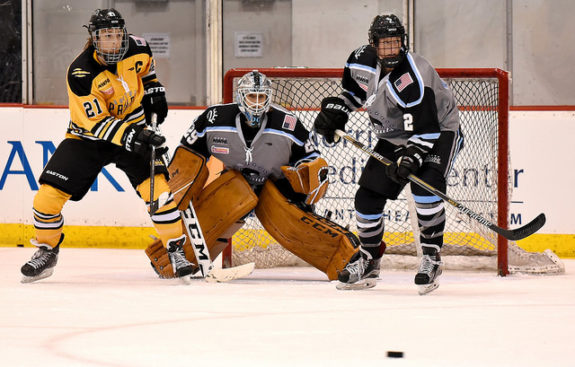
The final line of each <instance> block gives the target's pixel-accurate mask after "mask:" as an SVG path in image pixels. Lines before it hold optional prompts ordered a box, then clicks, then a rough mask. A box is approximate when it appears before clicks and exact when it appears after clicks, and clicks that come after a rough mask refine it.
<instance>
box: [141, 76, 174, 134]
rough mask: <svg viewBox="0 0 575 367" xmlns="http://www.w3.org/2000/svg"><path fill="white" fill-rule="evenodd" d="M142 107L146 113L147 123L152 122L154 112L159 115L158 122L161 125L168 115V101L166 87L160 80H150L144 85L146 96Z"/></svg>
mask: <svg viewBox="0 0 575 367" xmlns="http://www.w3.org/2000/svg"><path fill="white" fill-rule="evenodd" d="M142 107H143V108H144V113H145V114H146V123H147V124H148V125H151V124H152V114H153V113H155V114H156V115H158V120H157V123H158V125H160V124H161V123H162V122H164V120H165V119H166V116H167V115H168V101H167V100H166V89H165V88H164V86H163V85H162V84H160V83H159V82H150V83H148V84H146V86H145V87H144V97H143V98H142Z"/></svg>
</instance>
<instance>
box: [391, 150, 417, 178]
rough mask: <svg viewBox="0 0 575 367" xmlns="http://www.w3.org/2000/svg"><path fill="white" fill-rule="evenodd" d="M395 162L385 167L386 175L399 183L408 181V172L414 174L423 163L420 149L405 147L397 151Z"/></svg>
mask: <svg viewBox="0 0 575 367" xmlns="http://www.w3.org/2000/svg"><path fill="white" fill-rule="evenodd" d="M398 155H399V158H398V159H397V162H395V163H392V164H390V165H389V166H387V167H386V169H385V171H386V173H387V176H388V177H389V178H390V179H391V180H392V181H394V182H397V183H398V184H400V185H405V184H406V183H407V182H409V180H408V177H409V175H410V174H415V173H416V172H417V170H418V169H419V167H421V164H422V163H423V154H422V151H421V150H419V149H418V148H415V147H407V148H405V149H402V150H401V151H400V152H399V154H398Z"/></svg>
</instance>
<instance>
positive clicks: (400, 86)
mask: <svg viewBox="0 0 575 367" xmlns="http://www.w3.org/2000/svg"><path fill="white" fill-rule="evenodd" d="M412 83H413V79H411V75H409V73H405V74H403V75H402V76H400V77H399V79H397V80H396V81H395V82H393V85H395V88H397V91H398V92H401V91H402V90H404V89H405V88H407V86H408V85H410V84H412Z"/></svg>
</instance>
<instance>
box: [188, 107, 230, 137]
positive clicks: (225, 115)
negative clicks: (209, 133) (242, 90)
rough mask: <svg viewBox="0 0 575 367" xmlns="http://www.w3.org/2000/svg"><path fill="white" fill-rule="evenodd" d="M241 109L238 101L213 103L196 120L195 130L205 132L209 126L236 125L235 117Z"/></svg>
mask: <svg viewBox="0 0 575 367" xmlns="http://www.w3.org/2000/svg"><path fill="white" fill-rule="evenodd" d="M238 113H240V109H239V107H238V105H237V104H236V103H226V104H217V105H212V106H210V107H208V108H206V110H205V111H204V112H202V113H201V114H200V115H199V116H198V117H197V118H196V119H195V120H194V130H196V131H197V132H198V133H201V134H203V133H204V132H205V131H206V129H208V128H215V127H230V128H234V129H235V127H236V123H235V119H236V116H237V114H238Z"/></svg>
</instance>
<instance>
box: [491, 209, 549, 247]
mask: <svg viewBox="0 0 575 367" xmlns="http://www.w3.org/2000/svg"><path fill="white" fill-rule="evenodd" d="M545 221H546V218H545V214H544V213H541V214H539V215H538V216H537V217H535V219H533V220H532V221H531V222H529V223H527V224H526V225H524V226H523V227H519V228H515V229H511V230H504V232H505V233H501V232H500V234H501V235H502V236H503V237H505V238H507V239H508V240H511V241H519V240H522V239H524V238H525V237H529V236H531V235H532V234H533V233H535V232H537V231H538V230H540V229H541V227H543V226H544V225H545ZM496 232H497V231H496Z"/></svg>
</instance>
